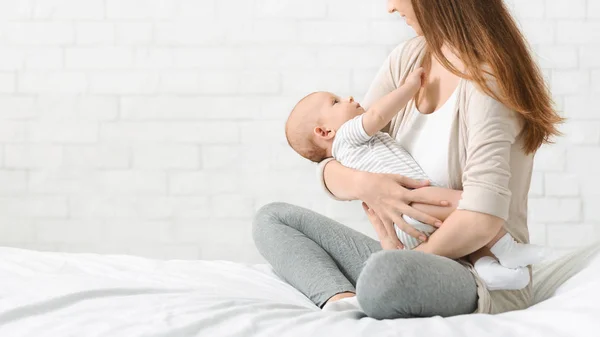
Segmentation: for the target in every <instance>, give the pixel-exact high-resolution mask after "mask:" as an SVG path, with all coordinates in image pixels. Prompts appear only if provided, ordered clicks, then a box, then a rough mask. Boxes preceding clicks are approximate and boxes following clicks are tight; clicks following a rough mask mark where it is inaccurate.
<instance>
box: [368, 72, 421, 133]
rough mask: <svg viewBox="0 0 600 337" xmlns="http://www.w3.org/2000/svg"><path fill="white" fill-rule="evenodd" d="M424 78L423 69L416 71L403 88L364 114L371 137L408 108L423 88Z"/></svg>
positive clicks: (388, 95) (385, 97)
mask: <svg viewBox="0 0 600 337" xmlns="http://www.w3.org/2000/svg"><path fill="white" fill-rule="evenodd" d="M423 76H424V72H423V68H418V69H416V70H415V71H413V72H412V73H411V74H410V75H408V77H407V78H406V81H405V83H404V84H403V85H402V86H400V87H399V88H398V89H396V90H394V91H392V92H390V93H389V94H387V95H385V96H383V97H382V98H381V99H379V100H378V101H377V102H375V103H374V104H373V106H371V107H370V108H369V110H367V112H365V113H364V115H363V128H364V129H365V131H366V132H367V134H368V135H369V136H373V135H374V134H375V133H377V132H379V131H380V130H381V129H383V128H384V127H385V126H386V125H388V124H389V123H390V121H391V120H392V118H394V116H396V114H398V111H400V109H402V108H403V107H405V106H406V104H407V103H408V101H409V100H410V99H411V98H412V97H413V96H414V95H415V94H416V93H417V91H418V90H419V88H420V87H421V85H422V83H423Z"/></svg>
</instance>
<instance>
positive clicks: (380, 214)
mask: <svg viewBox="0 0 600 337" xmlns="http://www.w3.org/2000/svg"><path fill="white" fill-rule="evenodd" d="M360 180H361V181H360V182H359V184H358V185H359V186H362V188H361V191H360V195H359V197H360V199H361V200H362V201H363V202H364V203H366V205H368V208H370V209H372V210H373V212H374V213H375V215H376V216H377V218H378V219H380V221H381V223H382V224H383V227H384V228H385V231H386V232H387V235H388V236H389V238H390V240H392V242H393V243H394V246H396V247H398V248H404V245H402V243H401V242H400V240H398V236H397V235H396V230H395V229H394V224H396V226H398V228H400V229H401V230H403V231H404V232H406V233H407V234H408V235H410V236H412V237H414V238H417V239H419V240H421V241H427V237H426V236H425V235H424V234H423V233H421V232H419V231H418V230H416V229H415V228H413V227H412V226H411V225H409V224H407V223H406V222H405V221H404V219H403V218H402V215H404V214H406V215H407V216H409V217H411V218H413V219H416V220H418V221H421V222H423V223H426V224H429V225H432V226H434V227H439V226H441V225H442V222H441V221H440V220H439V219H436V218H434V217H432V216H430V215H428V214H425V213H423V212H420V211H418V210H416V209H414V208H413V207H411V206H410V204H411V203H413V202H418V203H422V204H429V205H436V206H447V205H448V202H447V201H446V200H439V199H431V198H427V197H425V196H423V195H422V193H413V191H411V190H409V188H410V189H417V188H420V187H425V186H428V185H429V181H418V180H415V179H410V178H407V177H404V176H401V175H397V174H380V173H369V172H362V175H361V178H360ZM363 207H364V206H363ZM365 211H366V209H365ZM367 215H369V214H368V212H367ZM369 220H371V217H369ZM371 223H372V224H373V225H374V226H375V224H374V223H373V221H371Z"/></svg>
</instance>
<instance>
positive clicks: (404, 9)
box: [387, 0, 423, 35]
mask: <svg viewBox="0 0 600 337" xmlns="http://www.w3.org/2000/svg"><path fill="white" fill-rule="evenodd" d="M387 6H388V13H390V14H391V13H394V12H397V13H398V14H400V16H401V17H403V18H405V20H406V24H407V25H409V26H411V27H412V29H414V30H415V32H416V33H417V34H418V35H423V32H422V31H421V26H419V22H418V21H417V16H416V15H415V10H414V9H413V5H412V1H411V0H388V2H387Z"/></svg>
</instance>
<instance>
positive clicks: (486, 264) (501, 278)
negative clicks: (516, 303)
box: [473, 256, 530, 291]
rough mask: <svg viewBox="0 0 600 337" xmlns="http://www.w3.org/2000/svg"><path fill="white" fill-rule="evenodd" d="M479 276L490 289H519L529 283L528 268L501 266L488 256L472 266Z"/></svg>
mask: <svg viewBox="0 0 600 337" xmlns="http://www.w3.org/2000/svg"><path fill="white" fill-rule="evenodd" d="M473 267H474V268H475V271H477V274H479V277H480V278H481V279H482V280H483V282H485V284H486V285H487V288H488V289H489V290H490V291H491V290H520V289H523V288H525V287H527V285H528V284H529V281H530V277H529V269H527V268H524V267H521V268H516V269H509V268H506V267H503V266H501V265H500V263H498V261H496V260H495V259H494V258H492V257H490V256H484V257H482V258H480V259H479V260H477V262H475V265H474V266H473Z"/></svg>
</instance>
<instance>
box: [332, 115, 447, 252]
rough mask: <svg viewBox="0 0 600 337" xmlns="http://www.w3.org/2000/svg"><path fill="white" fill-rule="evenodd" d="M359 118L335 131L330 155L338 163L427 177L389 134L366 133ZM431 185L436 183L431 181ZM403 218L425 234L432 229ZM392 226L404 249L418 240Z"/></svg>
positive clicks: (405, 217)
mask: <svg viewBox="0 0 600 337" xmlns="http://www.w3.org/2000/svg"><path fill="white" fill-rule="evenodd" d="M362 119H363V115H359V116H357V117H355V118H353V119H351V120H349V121H347V122H346V123H344V124H343V125H342V126H341V127H340V129H339V130H338V131H337V133H336V135H335V138H334V140H333V145H332V149H331V154H332V156H333V157H334V158H335V159H336V160H337V161H338V162H340V163H341V164H342V165H344V166H346V167H349V168H353V169H356V170H359V171H367V172H372V173H392V174H400V175H403V176H405V177H408V178H412V179H419V180H425V179H429V178H428V177H427V175H426V174H425V172H423V170H422V169H421V167H420V166H419V164H417V162H416V161H415V160H414V159H413V157H412V156H411V155H410V154H409V153H408V152H407V151H406V150H405V149H404V148H402V146H400V144H398V143H397V142H396V141H395V140H394V139H393V138H392V137H391V136H390V135H389V134H387V133H384V132H377V133H376V134H374V135H373V136H369V135H368V134H367V132H366V131H365V129H364V127H363V123H362ZM429 180H430V179H429ZM431 184H432V185H434V186H435V185H436V184H435V183H434V182H431ZM403 218H404V220H405V221H406V222H407V223H408V224H409V225H411V226H413V227H415V229H417V230H419V231H421V232H423V233H424V234H425V235H427V236H429V235H430V234H431V233H433V232H434V231H435V227H433V226H431V225H427V224H424V223H422V222H420V221H417V220H414V219H412V218H410V217H408V216H403ZM395 227H396V234H397V235H398V238H399V239H400V241H401V242H402V244H403V245H404V246H405V247H406V249H413V248H415V247H417V246H418V245H419V244H420V243H421V241H419V240H418V239H416V238H413V237H412V236H410V235H408V234H406V233H405V232H404V231H402V230H401V229H399V228H398V227H397V226H395Z"/></svg>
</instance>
